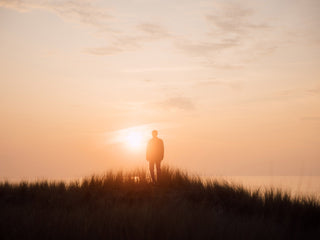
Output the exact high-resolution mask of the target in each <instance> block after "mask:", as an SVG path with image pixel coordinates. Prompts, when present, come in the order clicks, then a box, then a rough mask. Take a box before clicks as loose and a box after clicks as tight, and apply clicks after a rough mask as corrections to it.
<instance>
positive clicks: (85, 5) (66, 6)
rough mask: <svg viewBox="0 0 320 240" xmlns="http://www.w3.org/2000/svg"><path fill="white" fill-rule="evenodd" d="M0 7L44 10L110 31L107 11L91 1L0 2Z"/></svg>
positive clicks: (34, 0)
mask: <svg viewBox="0 0 320 240" xmlns="http://www.w3.org/2000/svg"><path fill="white" fill-rule="evenodd" d="M0 7H5V8H10V9H14V10H17V11H22V12H23V11H32V10H34V9H45V10H48V11H52V12H54V13H56V14H57V15H58V16H60V17H61V18H63V19H64V20H75V21H79V22H81V23H83V24H86V25H90V26H94V27H95V28H98V29H99V30H101V31H106V30H108V31H112V30H111V29H110V27H109V26H110V24H109V21H110V19H112V16H111V14H109V12H108V9H106V8H101V7H98V6H95V5H94V4H93V2H92V1H87V0H85V1H75V0H73V1H72V0H70V1H53V0H52V1H50V0H48V1H40V0H3V1H1V2H0Z"/></svg>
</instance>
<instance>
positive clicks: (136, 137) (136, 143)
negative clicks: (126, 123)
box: [126, 132, 142, 150]
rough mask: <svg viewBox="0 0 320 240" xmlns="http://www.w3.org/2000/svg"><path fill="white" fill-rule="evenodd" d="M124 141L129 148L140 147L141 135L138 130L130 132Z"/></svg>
mask: <svg viewBox="0 0 320 240" xmlns="http://www.w3.org/2000/svg"><path fill="white" fill-rule="evenodd" d="M126 143H127V145H128V147H129V148H131V149H134V150H136V149H140V148H141V146H142V135H141V134H140V133H139V132H130V133H129V134H128V136H127V138H126Z"/></svg>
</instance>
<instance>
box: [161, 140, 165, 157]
mask: <svg viewBox="0 0 320 240" xmlns="http://www.w3.org/2000/svg"><path fill="white" fill-rule="evenodd" d="M163 156H164V145H163V140H161V160H162V159H163Z"/></svg>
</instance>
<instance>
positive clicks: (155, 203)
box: [0, 167, 320, 240]
mask: <svg viewBox="0 0 320 240" xmlns="http://www.w3.org/2000/svg"><path fill="white" fill-rule="evenodd" d="M0 213H1V218H0V239H154V240H157V239H311V238H313V237H316V236H320V205H319V202H318V201H317V200H316V199H312V198H307V197H294V198H293V197H290V196H289V195H288V194H286V193H284V192H281V191H274V190H269V191H266V192H260V191H258V190H257V191H249V190H246V189H245V188H243V187H241V186H235V185H231V184H228V183H225V182H218V181H208V182H203V181H201V179H200V178H198V177H190V176H188V174H186V173H184V172H181V171H179V170H171V169H169V168H168V167H165V168H164V169H163V173H162V178H161V181H160V182H159V183H158V184H157V185H154V184H151V183H150V181H149V179H148V177H147V174H146V172H145V171H143V170H136V171H132V172H128V173H123V172H118V173H112V172H108V173H106V174H105V175H104V176H92V177H90V178H86V179H84V180H83V181H82V182H81V183H79V182H71V183H69V184H65V183H63V182H52V183H49V182H46V181H42V182H35V183H26V182H21V183H20V184H9V183H0Z"/></svg>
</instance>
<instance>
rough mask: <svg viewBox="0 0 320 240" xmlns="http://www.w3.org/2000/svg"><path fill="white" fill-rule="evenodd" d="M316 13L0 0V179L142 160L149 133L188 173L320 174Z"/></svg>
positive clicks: (271, 7) (310, 5)
mask: <svg viewBox="0 0 320 240" xmlns="http://www.w3.org/2000/svg"><path fill="white" fill-rule="evenodd" d="M319 12H320V2H319V1H317V0H303V1H302V0H281V1H275V0H271V1H263V0H260V1H259V0H258V1H257V0H244V1H236V0H234V1H232V0H224V1H222V0H216V1H202V0H199V1H191V0H172V1H163V0H162V1H161V0H132V1H124V0H117V1H116V0H115V1H94V0H79V1H68V0H65V1H63V0H60V1H53V0H28V1H27V0H25V1H24V0H16V1H12V0H0V66H1V68H0V116H1V124H0V133H1V134H0V179H16V178H42V177H45V178H69V177H70V178H73V177H80V176H84V175H88V174H92V173H101V172H103V171H105V170H110V169H119V168H132V167H135V166H146V161H145V149H144V148H145V145H146V141H147V140H148V138H149V136H148V133H150V137H151V130H152V129H158V130H159V137H161V138H163V140H164V144H165V159H164V163H167V164H170V165H172V166H175V167H180V168H183V169H186V170H189V171H191V172H195V173H199V174H207V175H319V174H320V147H319V146H320V137H319V136H320V79H319V76H320V30H319V29H320V15H319ZM132 136H133V137H132ZM131 138H138V141H139V143H138V144H136V145H134V146H132V145H130V141H131V140H130V139H131Z"/></svg>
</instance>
